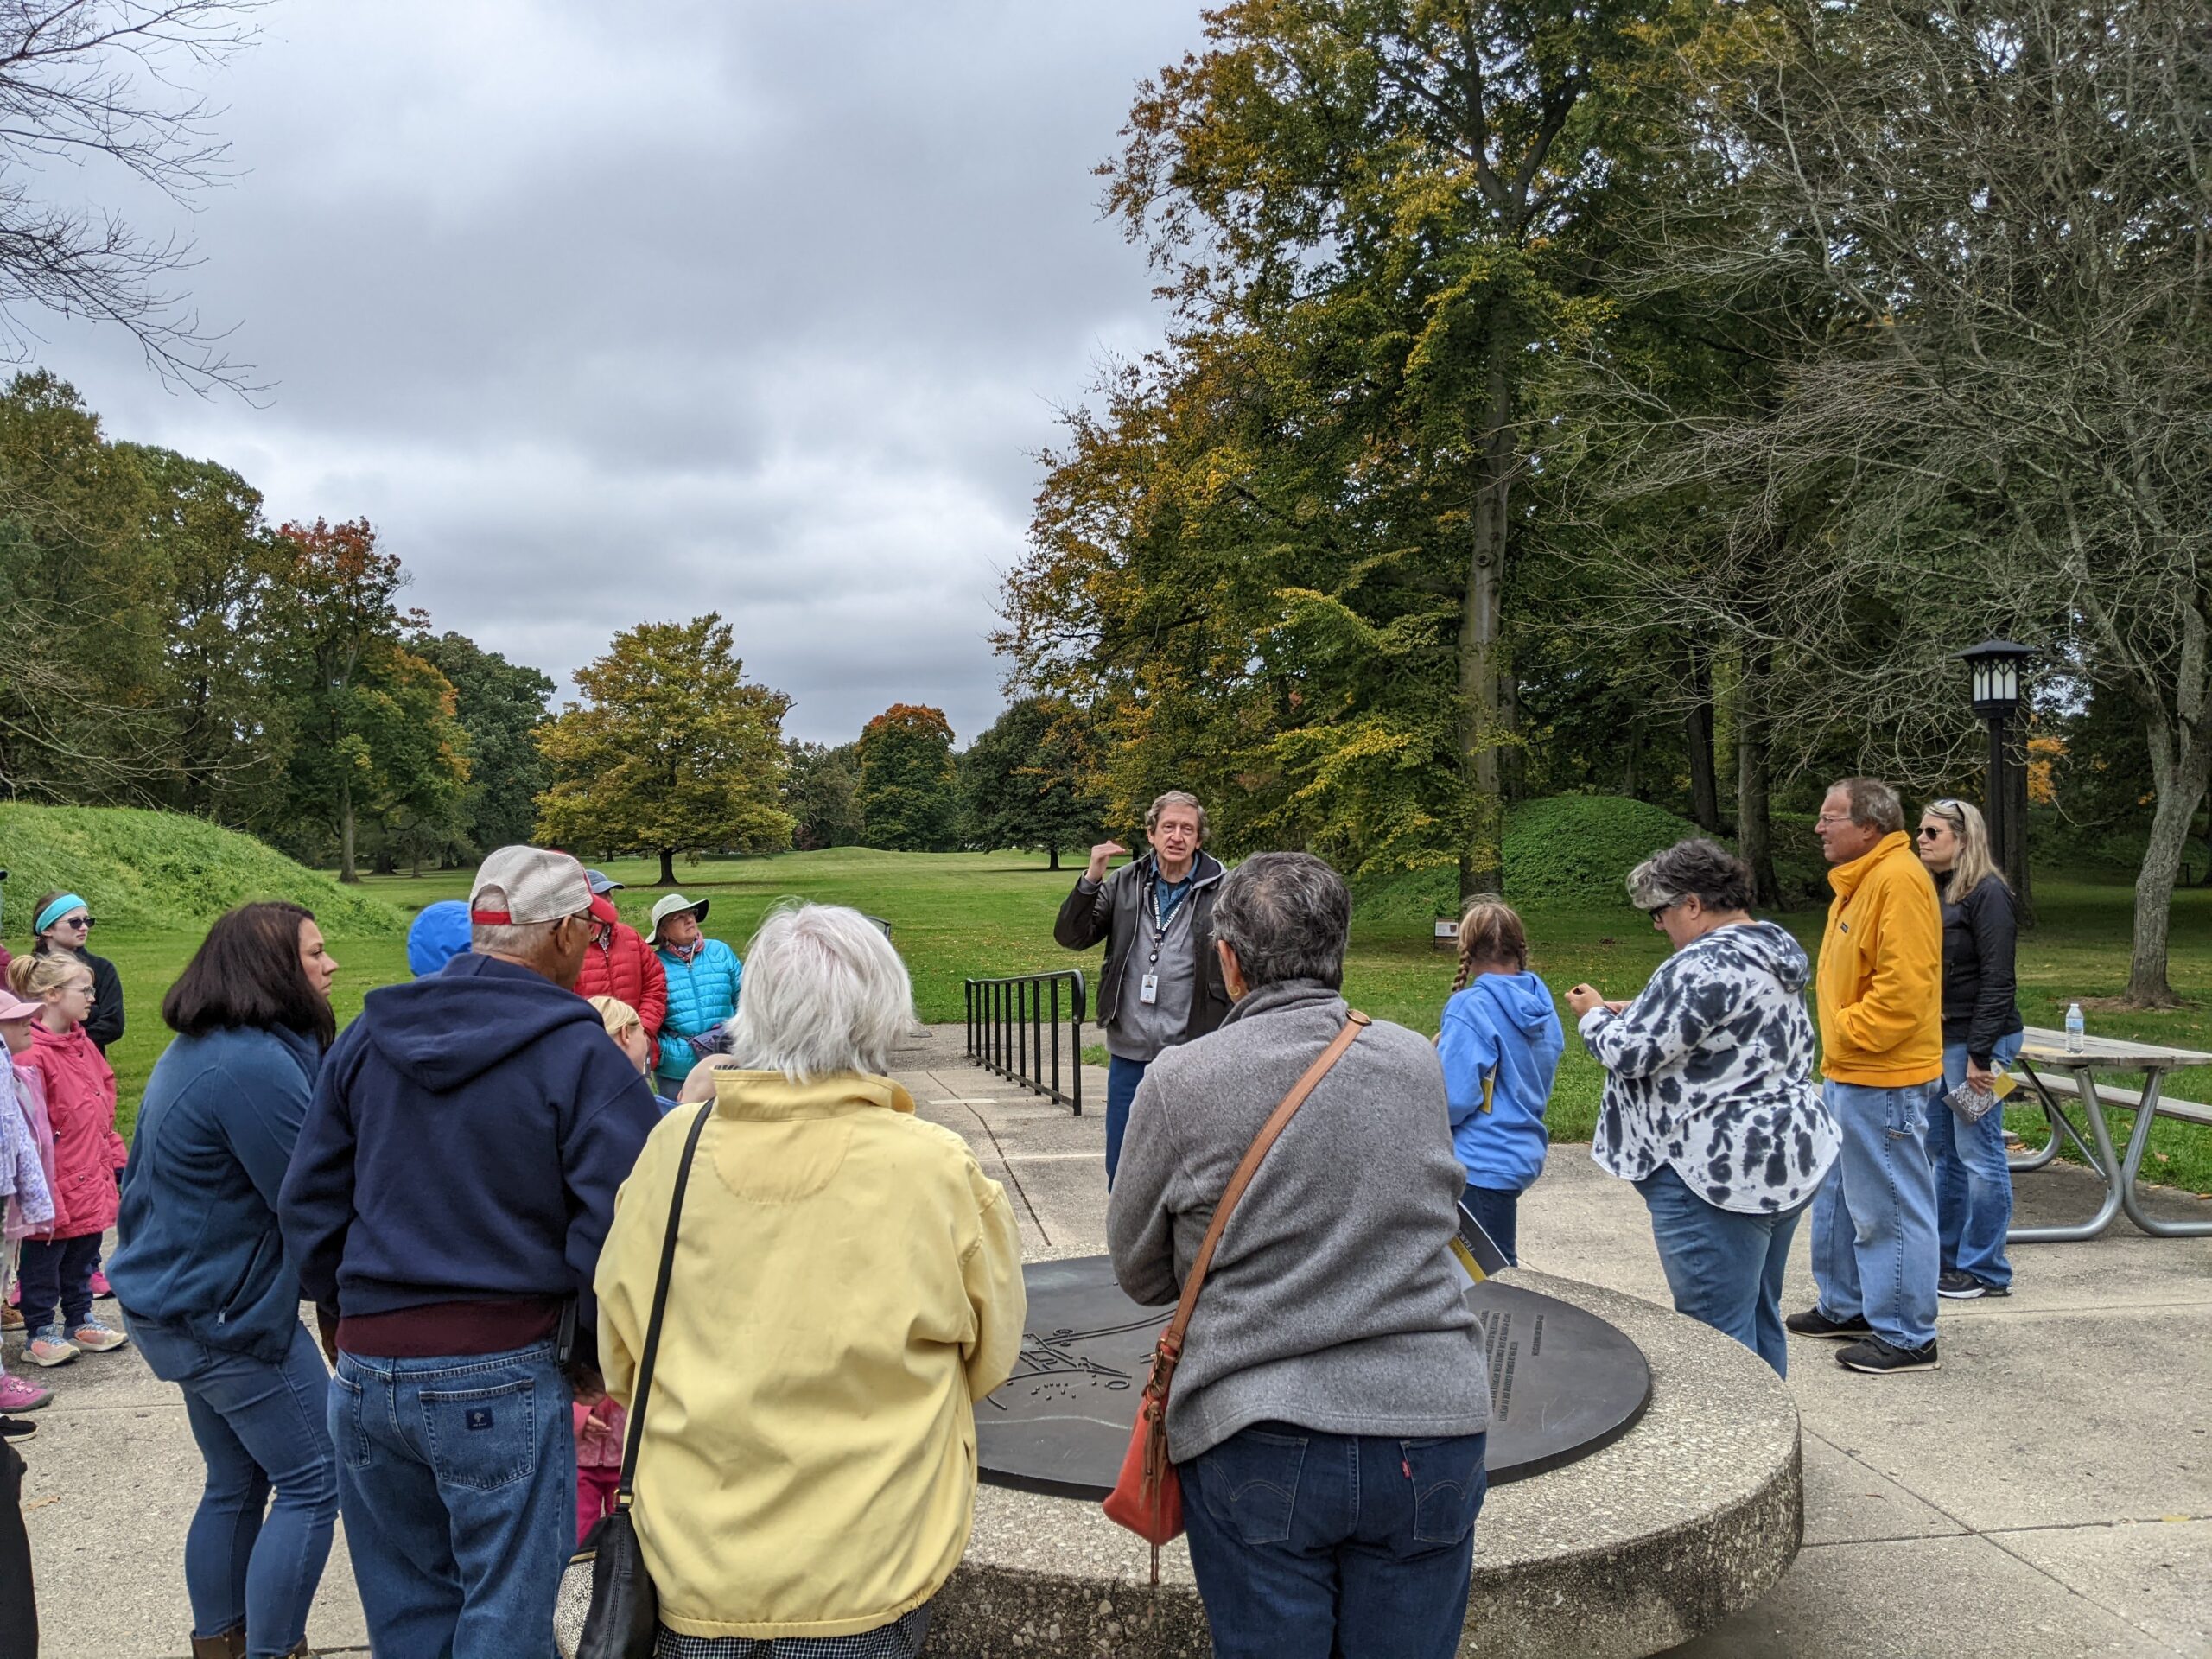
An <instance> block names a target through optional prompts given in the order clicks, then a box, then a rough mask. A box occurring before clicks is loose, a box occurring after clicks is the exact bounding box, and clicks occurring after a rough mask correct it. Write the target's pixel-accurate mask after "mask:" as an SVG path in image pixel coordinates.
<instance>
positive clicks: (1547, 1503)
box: [930, 1271, 1804, 1659]
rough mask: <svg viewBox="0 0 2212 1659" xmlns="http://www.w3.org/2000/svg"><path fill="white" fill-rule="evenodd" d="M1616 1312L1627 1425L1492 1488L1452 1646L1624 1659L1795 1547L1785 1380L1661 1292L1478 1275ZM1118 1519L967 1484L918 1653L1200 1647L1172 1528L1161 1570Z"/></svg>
mask: <svg viewBox="0 0 2212 1659" xmlns="http://www.w3.org/2000/svg"><path fill="white" fill-rule="evenodd" d="M1496 1282H1497V1283H1499V1284H1502V1285H1506V1286H1510V1287H1518V1288H1522V1289H1526V1290H1529V1291H1532V1292H1535V1293H1537V1294H1541V1295H1544V1296H1548V1297H1554V1298H1556V1299H1557V1300H1560V1301H1562V1302H1566V1303H1568V1304H1570V1305H1572V1306H1575V1307H1578V1308H1581V1309H1583V1310H1586V1312H1588V1313H1592V1314H1594V1315H1596V1316H1597V1318H1599V1319H1602V1320H1603V1321H1605V1323H1606V1324H1608V1325H1611V1326H1613V1327H1615V1328H1616V1329H1617V1330H1618V1331H1619V1332H1621V1333H1622V1334H1623V1335H1624V1336H1625V1337H1626V1338H1628V1339H1629V1340H1630V1342H1632V1343H1633V1344H1635V1345H1636V1346H1637V1348H1638V1349H1640V1350H1641V1351H1643V1357H1644V1358H1645V1359H1646V1360H1647V1361H1648V1362H1649V1366H1650V1373H1651V1395H1650V1402H1649V1406H1648V1407H1647V1408H1645V1410H1644V1413H1643V1416H1642V1418H1641V1419H1640V1420H1639V1421H1637V1423H1636V1425H1635V1427H1632V1428H1631V1429H1630V1430H1629V1432H1628V1433H1625V1434H1624V1435H1622V1436H1621V1437H1620V1438H1619V1439H1618V1440H1614V1441H1613V1442H1612V1444H1611V1445H1609V1446H1605V1447H1603V1448H1602V1449H1600V1450H1599V1451H1597V1452H1592V1453H1591V1454H1590V1455H1589V1456H1587V1457H1584V1458H1581V1459H1579V1460H1578V1461H1576V1462H1574V1463H1572V1464H1570V1465H1567V1466H1566V1467H1563V1468H1555V1469H1552V1470H1550V1471H1547V1472H1545V1473H1542V1474H1539V1475H1537V1476H1535V1478H1530V1479H1525V1480H1520V1481H1516V1482H1514V1483H1512V1484H1505V1485H1500V1486H1497V1487H1495V1488H1493V1489H1492V1490H1491V1493H1490V1495H1489V1497H1488V1498H1487V1499H1486V1500H1485V1502H1484V1506H1483V1512H1482V1518H1481V1520H1480V1521H1479V1522H1478V1523H1477V1524H1476V1528H1475V1567H1474V1582H1473V1588H1472V1592H1471V1596H1470V1598H1469V1601H1468V1608H1467V1626H1466V1634H1465V1637H1464V1639H1463V1641H1462V1643H1461V1646H1460V1653H1461V1655H1462V1656H1465V1659H1474V1656H1482V1659H1537V1656H1554V1655H1558V1656H1573V1659H1616V1656H1621V1659H1626V1656H1642V1655H1646V1654H1652V1653H1657V1652H1660V1651H1662V1649H1667V1648H1669V1647H1673V1646H1675V1644H1676V1643H1681V1642H1686V1641H1688V1639H1689V1638H1690V1637H1693V1636H1695V1635H1697V1634H1698V1633H1699V1632H1700V1631H1701V1630H1706V1629H1707V1628H1709V1627H1710V1626H1712V1625H1713V1624H1717V1623H1719V1621H1720V1620H1721V1619H1722V1618H1726V1616H1727V1615H1729V1614H1730V1613H1732V1612H1736V1611H1739V1610H1741V1609H1742V1608H1744V1607H1746V1606H1748V1605H1751V1603H1752V1602H1754V1601H1756V1600H1758V1598H1759V1597H1761V1596H1762V1595H1764V1593H1765V1592H1767V1590H1768V1589H1769V1588H1770V1587H1771V1586H1773V1584H1774V1583H1775V1581H1776V1580H1777V1579H1779V1578H1780V1577H1781V1576H1782V1573H1783V1570H1784V1569H1785V1568H1786V1567H1788V1566H1789V1562H1790V1560H1792V1559H1793V1558H1794V1557H1795V1556H1796V1553H1797V1544H1798V1539H1799V1536H1800V1535H1801V1532H1802V1525H1803V1503H1804V1486H1803V1479H1802V1469H1801V1465H1800V1463H1799V1457H1798V1433H1797V1410H1796V1405H1795V1404H1794V1403H1793V1402H1792V1401H1791V1399H1790V1396H1789V1391H1788V1390H1787V1389H1784V1388H1783V1385H1782V1383H1780V1382H1779V1381H1778V1380H1777V1378H1776V1377H1775V1376H1774V1374H1773V1373H1772V1372H1771V1371H1770V1370H1767V1368H1766V1366H1765V1365H1764V1363H1761V1362H1760V1360H1759V1359H1758V1357H1757V1356H1756V1355H1754V1354H1752V1353H1751V1351H1749V1350H1747V1349H1745V1348H1744V1347H1743V1346H1741V1345H1740V1344H1737V1343H1734V1342H1732V1341H1730V1340H1729V1339H1728V1338H1726V1337H1723V1336H1721V1335H1719V1333H1718V1332H1714V1331H1712V1330H1710V1329H1708V1328H1707V1327H1706V1326H1704V1325H1699V1324H1697V1323H1696V1322H1695V1321H1694V1320H1690V1319H1683V1318H1681V1316H1680V1315H1679V1314H1676V1313H1674V1312H1673V1311H1672V1310H1671V1309H1669V1308H1664V1307H1661V1306H1657V1305H1656V1304H1654V1303H1651V1302H1647V1301H1643V1300H1639V1299H1637V1298H1636V1297H1632V1296H1624V1295H1622V1294H1618V1293H1617V1292H1613V1291H1607V1290H1599V1289H1598V1288H1596V1287H1592V1286H1589V1285H1583V1284H1578V1283H1576V1282H1575V1281H1572V1280H1567V1279H1558V1278H1554V1277H1552V1276H1550V1275H1549V1274H1538V1273H1529V1272H1525V1271H1510V1272H1508V1273H1506V1274H1502V1275H1501V1276H1500V1278H1499V1279H1498V1280H1497V1281H1496ZM1149 1560H1150V1558H1149V1554H1148V1552H1147V1549H1146V1548H1145V1546H1144V1544H1143V1543H1142V1542H1141V1541H1140V1540H1139V1539H1138V1538H1136V1537H1135V1535H1133V1534H1130V1533H1127V1532H1124V1531H1122V1529H1120V1528H1119V1527H1116V1526H1115V1525H1114V1523H1113V1522H1110V1521H1109V1520H1107V1519H1106V1517H1105V1516H1104V1515H1103V1514H1102V1513H1101V1512H1100V1510H1099V1509H1098V1506H1097V1505H1096V1503H1092V1502H1090V1501H1088V1500H1083V1499H1074V1498H1065V1497H1047V1496H1045V1495H1043V1494H1040V1493H1037V1492H1030V1491H1012V1490H1008V1489H1007V1488H1003V1487H993V1486H985V1487H982V1488H981V1489H980V1490H979V1491H977V1493H976V1528H975V1533H974V1535H973V1537H972V1538H971V1540H970V1541H969V1547H968V1554H967V1559H966V1560H964V1561H963V1563H962V1565H961V1567H960V1570H959V1571H958V1572H957V1573H955V1574H954V1575H953V1578H952V1580H951V1582H950V1583H949V1584H948V1585H946V1586H945V1587H944V1590H943V1591H942V1592H939V1594H938V1599H937V1616H936V1618H935V1620H934V1621H933V1623H932V1624H931V1632H930V1648H931V1652H933V1653H940V1654H944V1655H946V1656H949V1659H950V1656H961V1659H982V1656H991V1659H997V1656H1001V1655H1012V1654H1020V1655H1036V1656H1040V1659H1044V1656H1062V1655H1065V1656H1070V1659H1075V1656H1080V1659H1107V1656H1124V1655H1126V1656H1131V1659H1184V1656H1190V1659H1203V1656H1205V1655H1206V1654H1208V1653H1210V1652H1211V1644H1210V1643H1209V1642H1208V1639H1207V1636H1206V1627H1205V1613H1204V1611H1203V1610H1202V1609H1201V1608H1200V1606H1199V1605H1198V1592H1197V1590H1196V1587H1195V1586H1193V1584H1192V1580H1191V1564H1190V1556H1189V1554H1188V1552H1187V1551H1186V1550H1185V1548H1184V1547H1183V1545H1182V1543H1181V1542H1180V1541H1177V1542H1176V1543H1174V1544H1173V1545H1171V1546H1169V1548H1167V1549H1166V1551H1164V1552H1163V1553H1162V1558H1161V1562H1160V1579H1161V1582H1160V1586H1158V1588H1157V1589H1155V1588H1154V1587H1152V1586H1150V1585H1149V1584H1148V1583H1147V1573H1148V1568H1149Z"/></svg>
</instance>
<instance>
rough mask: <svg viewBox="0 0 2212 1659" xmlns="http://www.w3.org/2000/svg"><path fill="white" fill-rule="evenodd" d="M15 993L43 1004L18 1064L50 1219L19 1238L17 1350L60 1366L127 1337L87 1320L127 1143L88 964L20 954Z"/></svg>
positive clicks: (61, 956)
mask: <svg viewBox="0 0 2212 1659" xmlns="http://www.w3.org/2000/svg"><path fill="white" fill-rule="evenodd" d="M8 981H9V984H10V988H12V989H13V990H14V991H15V993H16V995H17V996H18V997H20V998H22V999H24V1000H26V1001H32V1002H36V1003H38V1004H39V1005H40V1007H39V1015H38V1018H37V1019H35V1020H33V1021H32V1022H31V1046H30V1052H29V1053H27V1054H25V1055H23V1056H22V1058H21V1059H20V1060H19V1061H18V1062H17V1064H18V1065H22V1066H23V1067H24V1068H25V1069H26V1070H28V1071H35V1072H36V1073H37V1074H38V1076H39V1080H40V1082H41V1084H43V1085H44V1088H45V1091H46V1115H47V1121H48V1124H49V1125H50V1126H51V1128H52V1129H53V1131H54V1186H53V1195H54V1219H53V1221H52V1222H51V1223H50V1224H48V1226H46V1227H45V1228H44V1229H42V1230H39V1231H37V1232H35V1233H33V1234H31V1235H30V1236H28V1237H26V1238H25V1239H24V1240H23V1242H22V1254H21V1255H20V1257H19V1258H18V1261H17V1262H16V1273H17V1275H18V1277H19V1278H20V1279H21V1281H22V1310H23V1324H24V1326H25V1327H26V1332H27V1334H28V1335H29V1338H30V1340H29V1343H28V1344H26V1345H25V1347H24V1349H23V1357H24V1358H26V1359H28V1360H29V1361H30V1362H31V1363H33V1364H34V1365H64V1364H67V1363H68V1362H69V1361H71V1360H73V1359H74V1358H76V1357H77V1356H78V1355H79V1353H86V1352H89V1353H106V1352H108V1351H110V1350H111V1349H116V1348H120V1347H122V1346H123V1345H124V1343H126V1342H127V1341H129V1340H130V1338H127V1337H125V1336H124V1334H123V1332H120V1331H118V1330H116V1329H114V1328H113V1327H112V1326H111V1325H104V1324H102V1323H101V1322H100V1321H99V1319H94V1318H93V1317H92V1269H93V1268H95V1267H96V1266H98V1265H99V1255H100V1241H101V1238H102V1236H104V1235H105V1233H106V1231H107V1230H108V1229H109V1228H110V1227H111V1226H112V1225H113V1224H114V1223H115V1212H116V1204H117V1190H116V1184H115V1182H116V1171H118V1170H119V1169H121V1168H122V1167H123V1166H124V1164H125V1163H126V1162H127V1161H129V1158H130V1152H129V1148H127V1147H124V1144H123V1137H122V1136H121V1135H118V1134H117V1133H116V1132H115V1072H114V1071H112V1070H111V1068H110V1067H109V1065H108V1063H107V1060H106V1058H105V1056H104V1055H102V1054H101V1052H99V1049H98V1048H97V1047H96V1046H94V1045H93V1043H92V1039H91V1038H90V1037H89V1036H87V1035H86V1032H85V1019H86V1015H88V1014H91V1012H92V969H89V968H87V967H86V966H85V964H84V963H81V962H79V961H78V960H77V959H76V957H73V956H70V955H68V954H67V953H64V952H56V953H55V954H54V955H52V956H45V957H17V958H16V960H15V961H14V962H12V963H9V965H8Z"/></svg>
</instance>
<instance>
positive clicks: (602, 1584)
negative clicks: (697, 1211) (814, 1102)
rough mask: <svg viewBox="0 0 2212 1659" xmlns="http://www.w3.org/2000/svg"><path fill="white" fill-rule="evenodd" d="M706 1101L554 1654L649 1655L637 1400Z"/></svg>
mask: <svg viewBox="0 0 2212 1659" xmlns="http://www.w3.org/2000/svg"><path fill="white" fill-rule="evenodd" d="M714 1109H715V1103H714V1102H712V1101H711V1100H710V1101H709V1102H708V1103H706V1104H705V1105H703V1106H702V1107H701V1108H700V1109H699V1115H698V1116H696V1117H695V1118H693V1119H692V1120H691V1133H690V1135H686V1136H685V1137H684V1141H683V1158H682V1160H680V1161H678V1163H677V1166H676V1190H675V1192H672V1193H671V1195H670V1197H669V1200H668V1233H667V1236H665V1237H664V1239H662V1241H661V1247H660V1276H659V1278H658V1280H656V1281H654V1284H653V1311H652V1317H651V1318H649V1319H647V1320H646V1321H645V1351H644V1352H643V1353H641V1354H639V1356H638V1387H637V1391H636V1394H635V1395H634V1396H633V1397H632V1400H631V1402H630V1431H629V1433H628V1434H627V1435H626V1436H625V1437H624V1439H623V1442H622V1476H621V1478H620V1481H619V1482H618V1483H617V1484H616V1485H615V1488H614V1513H613V1514H612V1515H610V1516H605V1517H604V1518H602V1519H601V1522H600V1523H599V1524H598V1525H597V1526H595V1527H594V1528H593V1529H591V1536H590V1537H588V1538H587V1539H585V1540H584V1541H583V1545H582V1548H579V1549H578V1550H577V1551H576V1553H575V1554H574V1555H572V1556H570V1557H569V1567H568V1570H567V1571H566V1572H564V1573H562V1575H561V1593H560V1597H559V1599H558V1600H557V1601H556V1603H555V1605H554V1610H553V1637H554V1646H555V1647H556V1648H557V1649H559V1650H560V1654H561V1659H652V1651H653V1644H654V1643H655V1641H656V1640H657V1639H658V1630H659V1624H660V1598H659V1596H658V1594H656V1593H655V1592H654V1590H653V1581H652V1576H651V1575H650V1574H649V1573H646V1571H645V1550H644V1548H643V1547H642V1546H641V1545H640V1544H639V1541H638V1526H637V1522H635V1521H634V1520H632V1518H631V1515H630V1506H631V1503H632V1488H633V1487H634V1486H635V1485H636V1484H637V1478H638V1447H639V1445H640V1444H641V1443H642V1442H643V1440H644V1438H645V1402H646V1401H647V1400H648V1399H650V1398H651V1397H652V1391H653V1358H654V1356H655V1355H657V1354H658V1352H659V1351H660V1324H661V1316H662V1315H663V1314H664V1313H665V1312H666V1311H667V1309H668V1276H669V1272H670V1269H671V1268H673V1267H674V1266H675V1265H676V1226H677V1222H678V1221H679V1220H681V1219H682V1218H683V1189H684V1187H685V1186H686V1185H689V1184H690V1179H691V1157H692V1154H694V1153H696V1152H697V1151H698V1149H699V1135H700V1133H701V1131H702V1130H703V1129H704V1128H706V1127H707V1119H708V1118H709V1117H710V1116H713V1115H714Z"/></svg>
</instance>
